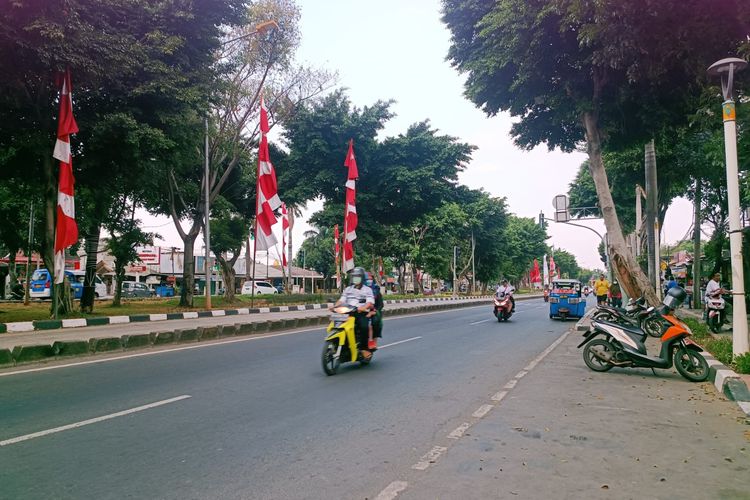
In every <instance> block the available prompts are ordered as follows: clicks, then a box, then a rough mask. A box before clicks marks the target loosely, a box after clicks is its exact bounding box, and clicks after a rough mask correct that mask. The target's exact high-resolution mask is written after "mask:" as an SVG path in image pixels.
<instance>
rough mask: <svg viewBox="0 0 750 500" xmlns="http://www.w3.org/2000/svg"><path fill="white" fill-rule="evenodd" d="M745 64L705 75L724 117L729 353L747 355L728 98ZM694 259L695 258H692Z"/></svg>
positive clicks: (732, 60) (714, 68)
mask: <svg viewBox="0 0 750 500" xmlns="http://www.w3.org/2000/svg"><path fill="white" fill-rule="evenodd" d="M746 66H747V62H746V61H744V60H742V59H738V58H736V57H729V58H726V59H722V60H720V61H716V62H715V63H713V64H712V65H711V66H710V67H709V68H708V74H709V75H712V76H720V77H721V90H722V94H723V96H724V102H723V103H722V115H723V118H724V151H725V155H726V162H727V201H728V205H729V252H730V254H731V258H732V289H733V295H736V296H737V297H738V298H739V300H735V301H734V303H733V306H734V307H733V309H732V331H733V335H732V351H733V352H734V355H735V356H737V355H739V354H742V353H745V352H748V350H749V347H748V337H747V313H746V309H745V277H744V275H743V274H744V273H743V271H742V228H741V227H740V189H739V174H738V172H737V127H736V124H735V116H736V111H735V106H734V99H732V90H733V89H732V87H733V85H734V74H735V73H736V72H737V71H741V70H743V69H744V68H745V67H746ZM696 257H697V256H696Z"/></svg>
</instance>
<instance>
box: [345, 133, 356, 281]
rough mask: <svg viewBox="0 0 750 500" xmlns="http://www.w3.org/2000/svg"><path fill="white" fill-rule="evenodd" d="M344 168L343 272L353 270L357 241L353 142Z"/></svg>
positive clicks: (350, 143)
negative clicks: (345, 169) (355, 242)
mask: <svg viewBox="0 0 750 500" xmlns="http://www.w3.org/2000/svg"><path fill="white" fill-rule="evenodd" d="M344 166H345V167H348V168H349V173H348V175H347V178H346V179H347V180H346V210H345V212H344V272H347V271H350V270H352V269H354V246H353V245H352V242H353V241H354V240H356V239H357V231H356V230H357V207H356V203H355V198H356V181H357V178H358V177H359V172H358V171H357V160H356V159H355V158H354V141H353V140H351V139H350V140H349V152H348V153H346V161H345V162H344Z"/></svg>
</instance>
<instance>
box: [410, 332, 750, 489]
mask: <svg viewBox="0 0 750 500" xmlns="http://www.w3.org/2000/svg"><path fill="white" fill-rule="evenodd" d="M580 340H581V335H580V332H578V331H575V330H574V331H573V332H572V333H571V334H570V335H569V336H568V337H567V338H566V339H565V340H564V341H563V342H562V343H561V344H560V345H559V346H558V347H557V348H556V349H554V350H553V351H552V352H551V353H550V354H549V355H548V356H547V358H545V359H544V361H543V362H541V363H539V364H538V365H537V366H536V367H535V368H534V369H533V370H532V371H530V372H529V373H528V374H526V375H525V376H524V377H523V378H521V379H520V380H518V381H517V384H513V387H512V389H510V390H507V394H506V395H504V398H502V400H501V401H500V402H499V403H496V405H495V406H493V409H491V410H490V411H489V413H487V415H486V417H484V418H483V419H481V420H479V421H477V422H476V423H474V424H473V425H472V426H471V427H470V428H469V429H467V430H466V431H465V433H464V435H463V436H462V437H461V438H460V439H458V440H457V441H451V440H450V439H446V440H444V441H445V443H446V444H444V445H443V446H444V448H441V451H442V453H443V455H442V456H441V457H440V458H438V459H436V462H435V463H434V464H432V465H431V466H430V468H428V469H427V471H426V472H421V471H414V470H412V471H410V472H409V473H407V474H404V475H403V476H402V477H399V478H398V479H399V481H400V482H399V483H397V484H398V485H399V486H400V487H403V488H404V491H403V493H402V494H399V495H398V500H401V499H402V498H403V499H404V500H406V499H412V500H413V499H428V498H430V499H432V498H464V499H485V498H519V499H524V498H556V499H567V498H570V499H580V498H604V499H614V498H618V499H619V498H622V499H628V498H639V499H643V498H649V499H651V498H660V499H661V498H663V499H671V498H696V499H697V498H701V499H702V498H732V499H747V498H750V474H749V472H748V471H750V452H749V451H748V450H750V427H749V426H748V425H747V422H748V419H747V418H746V417H745V416H744V415H743V414H742V413H741V412H740V411H739V409H738V408H737V407H736V406H734V405H732V404H731V403H729V402H727V401H725V400H723V398H720V397H717V395H716V393H715V392H714V391H713V390H712V389H711V388H710V386H709V385H708V384H706V383H700V384H695V383H691V382H688V381H687V380H685V379H683V378H682V377H681V376H680V375H678V374H677V373H676V372H675V371H674V370H670V371H665V370H657V374H656V375H654V374H653V373H652V372H651V370H648V369H620V368H614V369H612V370H611V371H609V372H606V373H596V372H593V371H591V370H589V369H588V368H587V367H586V365H585V364H584V362H583V359H582V355H581V350H580V349H577V348H576V346H577V344H578V343H579V342H580ZM519 375H520V374H519ZM503 382H504V381H498V384H502V383H503ZM509 386H510V385H508V386H506V387H509ZM467 421H468V422H471V420H467ZM454 442H455V444H453V443H454Z"/></svg>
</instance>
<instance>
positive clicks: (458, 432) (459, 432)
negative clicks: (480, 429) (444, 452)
mask: <svg viewBox="0 0 750 500" xmlns="http://www.w3.org/2000/svg"><path fill="white" fill-rule="evenodd" d="M469 427H471V424H470V423H469V422H464V423H463V424H461V425H459V426H458V427H456V428H455V429H453V430H452V431H451V433H450V434H448V438H449V439H458V438H460V437H461V436H463V435H464V432H466V431H467V430H469Z"/></svg>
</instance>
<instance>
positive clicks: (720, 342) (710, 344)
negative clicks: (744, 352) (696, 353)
mask: <svg viewBox="0 0 750 500" xmlns="http://www.w3.org/2000/svg"><path fill="white" fill-rule="evenodd" d="M703 347H705V348H706V350H707V351H708V352H710V353H711V354H713V356H714V357H715V358H716V359H717V360H719V362H720V363H723V364H725V365H731V364H732V339H730V338H721V339H710V340H707V341H706V342H705V343H704V345H703Z"/></svg>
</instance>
